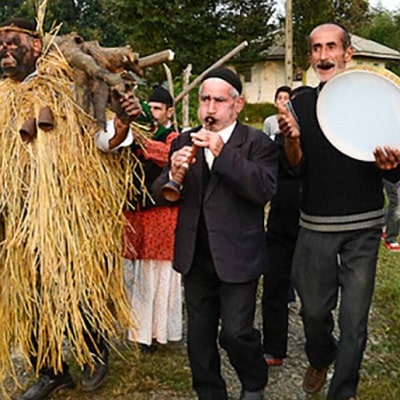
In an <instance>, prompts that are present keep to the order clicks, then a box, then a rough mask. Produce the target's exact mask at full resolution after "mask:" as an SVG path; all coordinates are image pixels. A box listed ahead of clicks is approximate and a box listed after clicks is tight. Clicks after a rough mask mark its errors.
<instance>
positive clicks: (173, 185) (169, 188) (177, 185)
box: [161, 117, 215, 202]
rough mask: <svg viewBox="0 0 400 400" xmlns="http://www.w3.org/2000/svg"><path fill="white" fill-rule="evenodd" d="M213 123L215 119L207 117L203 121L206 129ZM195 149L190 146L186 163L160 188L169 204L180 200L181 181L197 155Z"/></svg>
mask: <svg viewBox="0 0 400 400" xmlns="http://www.w3.org/2000/svg"><path fill="white" fill-rule="evenodd" d="M214 123H215V119H214V118H213V117H207V118H206V120H205V125H204V127H205V128H206V129H210V127H211V126H212V125H213V124H214ZM197 149H198V147H197V146H196V145H193V146H192V151H191V153H190V155H189V157H188V158H187V160H186V162H184V163H182V165H181V166H180V167H179V168H178V170H177V172H176V174H175V175H174V176H173V179H171V180H170V181H169V182H167V183H166V184H165V185H164V186H163V187H162V189H161V193H162V195H163V197H164V199H165V200H168V201H170V202H176V201H178V200H179V199H180V197H181V192H182V188H183V181H184V180H185V177H186V174H187V172H188V169H189V166H190V164H191V163H192V160H193V158H194V157H195V155H196V153H197Z"/></svg>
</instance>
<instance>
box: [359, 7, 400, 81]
mask: <svg viewBox="0 0 400 400" xmlns="http://www.w3.org/2000/svg"><path fill="white" fill-rule="evenodd" d="M360 35H361V36H364V37H366V38H368V39H371V40H374V41H376V42H378V43H381V44H383V45H385V46H388V47H391V48H392V49H396V50H400V11H397V12H395V13H394V14H393V13H389V12H388V11H387V10H385V9H383V8H378V9H376V10H375V12H374V13H373V14H372V18H371V21H370V24H368V25H367V26H365V27H363V28H362V29H360ZM387 67H388V68H389V69H390V70H392V71H393V72H395V73H397V74H398V75H400V67H399V65H398V62H391V63H388V64H387Z"/></svg>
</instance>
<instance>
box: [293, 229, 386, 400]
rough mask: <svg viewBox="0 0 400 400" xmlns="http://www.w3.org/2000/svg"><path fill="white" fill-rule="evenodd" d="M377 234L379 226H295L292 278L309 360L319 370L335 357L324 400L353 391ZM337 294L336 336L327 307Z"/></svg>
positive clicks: (340, 398)
mask: <svg viewBox="0 0 400 400" xmlns="http://www.w3.org/2000/svg"><path fill="white" fill-rule="evenodd" d="M380 236H381V229H380V228H376V229H364V230H359V231H351V232H334V233H323V232H315V231H310V230H308V229H304V228H301V229H300V233H299V236H298V240H297V245H296V250H295V254H294V259H293V279H294V284H295V288H296V290H297V292H298V294H299V296H300V299H301V302H302V310H301V313H302V318H303V324H304V331H305V336H306V353H307V357H308V359H309V361H310V364H311V365H312V366H313V367H314V368H317V369H322V368H324V367H327V366H328V365H329V364H331V363H332V362H335V371H334V375H333V378H332V380H331V383H330V387H329V391H328V397H327V399H328V400H346V399H348V398H349V397H351V396H355V395H356V392H357V386H358V381H359V370H360V367H361V362H362V357H363V352H364V349H365V345H366V341H367V324H368V313H369V309H370V306H371V301H372V295H373V291H374V282H375V271H376V262H377V255H378V248H379V242H380ZM339 294H340V305H339V314H338V323H339V330H340V336H339V338H338V339H337V338H335V337H334V335H333V328H334V319H333V315H332V311H333V310H334V309H335V308H336V306H337V303H338V301H339Z"/></svg>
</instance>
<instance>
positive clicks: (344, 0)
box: [293, 0, 370, 69]
mask: <svg viewBox="0 0 400 400" xmlns="http://www.w3.org/2000/svg"><path fill="white" fill-rule="evenodd" d="M369 20H370V13H369V4H368V1H367V0H319V1H318V2H315V1H314V0H293V32H294V40H293V42H294V58H295V63H296V65H298V66H300V67H302V68H303V69H306V68H307V67H308V48H307V40H306V39H307V37H308V35H309V33H310V32H311V30H312V29H313V28H314V27H315V26H316V25H319V24H322V23H325V22H336V23H340V24H342V25H344V26H345V27H346V28H347V29H348V30H349V31H350V32H351V33H355V32H357V31H359V30H361V29H362V28H363V27H364V26H366V25H368V23H369Z"/></svg>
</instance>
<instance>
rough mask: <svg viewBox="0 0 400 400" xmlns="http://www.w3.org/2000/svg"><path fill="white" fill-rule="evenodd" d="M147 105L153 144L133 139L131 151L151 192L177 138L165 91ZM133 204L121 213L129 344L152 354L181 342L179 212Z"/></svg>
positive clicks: (146, 201)
mask: <svg viewBox="0 0 400 400" xmlns="http://www.w3.org/2000/svg"><path fill="white" fill-rule="evenodd" d="M148 105H149V107H150V111H151V118H152V122H153V123H154V132H153V135H152V137H151V138H144V137H142V136H139V135H136V137H135V141H134V142H133V143H132V145H131V149H132V151H134V152H135V153H136V154H137V155H138V157H139V158H140V160H141V161H142V164H143V169H144V173H145V187H146V190H147V191H149V192H150V188H151V185H152V183H153V181H154V180H155V179H156V178H157V176H158V175H159V174H160V172H161V170H162V167H164V165H165V164H166V163H167V161H168V153H169V150H170V146H171V142H172V141H173V140H174V139H175V138H176V137H177V136H179V132H176V131H175V128H174V127H173V125H172V122H171V119H172V117H173V114H174V101H173V98H172V96H171V95H170V94H169V92H168V90H166V89H164V88H163V87H158V88H156V89H155V90H154V91H153V92H152V93H151V95H150V97H149V100H148ZM139 142H140V143H141V145H138V143H139ZM134 204H135V210H131V211H125V213H124V214H125V217H126V220H127V228H126V234H125V240H126V245H125V247H126V250H125V255H124V257H125V261H124V265H125V268H126V269H127V271H128V273H127V279H128V280H132V282H131V284H130V285H129V286H130V291H131V293H130V294H131V296H130V297H131V304H132V312H133V314H134V319H135V321H136V326H135V327H134V328H132V329H131V330H130V331H129V337H128V338H129V340H134V341H137V342H138V343H139V344H140V345H141V349H142V350H144V351H151V350H154V349H155V346H152V343H153V341H154V342H155V343H161V344H165V343H167V342H168V341H179V340H181V339H182V287H181V275H180V274H179V273H178V272H176V271H175V270H174V269H173V268H172V258H173V249H174V232H175V226H176V218H177V213H178V208H177V207H176V206H175V207H169V206H159V205H158V204H155V203H154V200H152V199H150V197H149V196H143V193H141V194H140V195H139V198H137V199H136V201H134Z"/></svg>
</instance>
